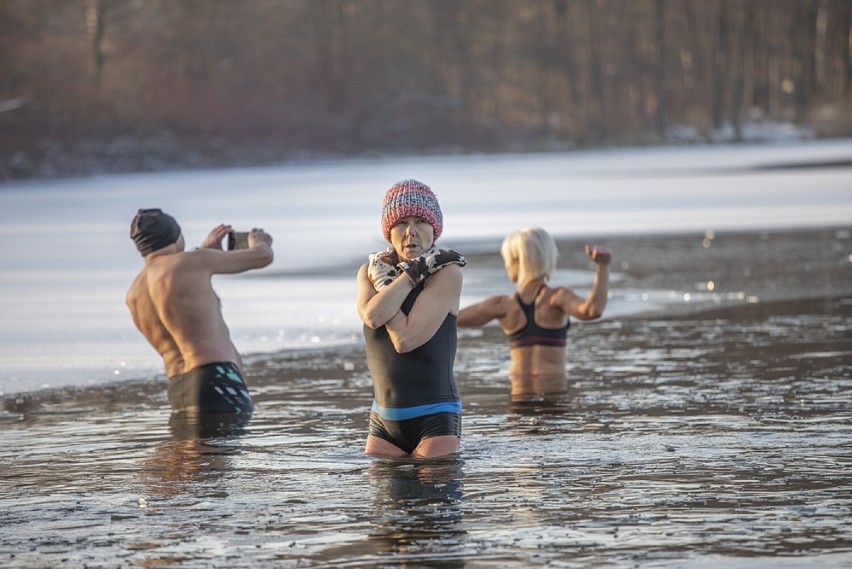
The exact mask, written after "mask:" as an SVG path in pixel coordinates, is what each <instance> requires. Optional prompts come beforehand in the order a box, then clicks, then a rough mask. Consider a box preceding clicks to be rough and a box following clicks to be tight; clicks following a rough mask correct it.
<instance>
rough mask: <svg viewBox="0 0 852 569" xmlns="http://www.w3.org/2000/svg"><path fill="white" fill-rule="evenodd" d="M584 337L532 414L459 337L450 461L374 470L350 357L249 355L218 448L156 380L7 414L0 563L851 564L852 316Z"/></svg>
mask: <svg viewBox="0 0 852 569" xmlns="http://www.w3.org/2000/svg"><path fill="white" fill-rule="evenodd" d="M577 328H578V330H577V331H576V332H575V331H573V330H572V338H571V344H570V347H569V350H570V351H569V360H570V363H569V367H568V384H567V391H566V392H565V393H562V394H559V395H558V396H547V397H532V398H526V399H524V400H519V399H518V398H513V397H512V396H511V395H510V391H511V390H510V385H509V381H508V378H507V377H506V375H505V370H506V369H507V368H508V350H507V347H506V344H505V339H504V338H503V337H502V335H501V333H500V332H499V330H485V331H484V332H483V333H482V334H481V335H479V336H475V337H466V338H464V337H463V338H462V340H461V341H460V346H459V351H458V354H459V355H458V361H457V368H456V371H457V377H458V381H459V386H460V390H461V393H462V397H463V401H464V419H463V423H464V424H463V437H462V447H461V453H460V457H459V458H457V459H453V460H447V461H435V462H412V461H377V460H372V459H367V458H365V457H363V455H362V451H363V445H364V438H365V436H366V428H367V416H368V410H369V405H370V401H371V397H372V394H371V388H370V382H369V377H368V375H367V370H366V367H365V364H364V356H363V352H362V351H361V350H360V349H358V348H352V349H348V350H343V351H338V352H335V353H328V352H304V353H299V354H292V353H291V354H282V355H281V356H278V357H275V358H272V359H258V360H256V361H252V362H250V363H249V364H248V365H249V371H248V374H247V375H248V377H249V380H250V383H251V387H252V391H253V394H254V396H255V402H256V404H257V410H256V412H255V415H254V417H253V418H252V420H251V422H250V423H249V424H247V425H226V426H225V427H226V428H225V430H224V431H223V430H219V431H214V432H210V431H209V430H207V428H206V426H205V427H204V428H201V426H199V425H180V424H175V423H174V421H172V423H171V424H170V420H169V416H170V412H169V407H168V402H167V401H166V400H165V397H164V396H163V393H164V390H165V386H164V385H162V384H159V385H152V384H138V385H131V386H117V387H111V388H110V390H109V392H108V397H106V398H105V399H103V400H99V397H98V391H97V390H81V391H64V392H53V393H49V394H48V393H44V394H41V395H39V397H37V398H32V399H21V398H18V399H15V400H6V401H5V402H4V403H5V407H6V417H7V418H8V420H6V421H3V422H2V423H0V437H2V441H3V444H2V445H0V460H2V461H3V463H4V465H5V468H4V469H2V470H0V524H2V527H3V528H4V531H3V533H2V537H0V565H4V566H24V567H30V566H75V567H77V566H85V565H90V566H115V565H121V564H126V565H131V566H170V567H196V566H205V567H235V566H237V567H242V566H251V567H374V566H379V567H464V566H469V567H509V568H516V567H517V568H520V567H529V566H547V565H550V566H568V567H616V568H619V567H624V568H627V567H636V566H641V567H667V568H668V567H671V568H674V567H694V568H702V569H703V568H707V567H723V566H724V567H738V568H746V567H747V568H754V567H766V566H776V565H777V566H779V567H782V568H783V567H809V568H816V567H820V568H821V567H843V566H849V564H850V561H852V528H850V526H849V524H848V523H847V522H846V520H848V516H849V512H850V510H852V476H850V472H852V458H851V457H852V409H851V408H850V405H849V402H850V401H852V382H850V380H849V378H850V377H852V349H850V346H849V337H850V332H852V299H850V298H836V299H828V300H826V299H821V300H820V301H806V302H802V303H800V304H798V305H797V306H796V307H795V309H794V310H793V309H791V308H790V303H784V304H778V305H772V304H769V303H763V304H761V305H760V308H759V311H758V310H757V309H756V308H754V307H747V308H744V309H742V310H740V309H721V308H720V309H719V310H717V311H715V312H712V313H711V312H705V313H702V314H698V315H685V316H680V317H676V318H671V317H666V318H654V317H650V318H643V319H634V320H623V321H618V322H616V321H608V322H607V321H604V322H601V323H596V324H589V325H582V326H578V327H577ZM220 427H221V426H218V425H217V429H218V428H220Z"/></svg>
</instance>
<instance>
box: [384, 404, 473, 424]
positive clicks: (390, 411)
mask: <svg viewBox="0 0 852 569" xmlns="http://www.w3.org/2000/svg"><path fill="white" fill-rule="evenodd" d="M372 410H373V411H375V412H376V413H378V414H379V416H380V417H381V418H382V419H387V420H388V421H405V420H408V419H414V418H416V417H423V416H424V415H434V414H435V413H457V414H460V413H461V411H462V406H461V401H452V402H445V403H429V404H428V405H418V406H416V407H382V406H381V405H379V404H378V403H376V402H375V401H373V409H372Z"/></svg>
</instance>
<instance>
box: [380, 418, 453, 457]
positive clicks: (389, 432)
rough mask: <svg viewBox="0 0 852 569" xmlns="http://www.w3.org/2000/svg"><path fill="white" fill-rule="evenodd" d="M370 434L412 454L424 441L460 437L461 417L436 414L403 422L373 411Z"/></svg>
mask: <svg viewBox="0 0 852 569" xmlns="http://www.w3.org/2000/svg"><path fill="white" fill-rule="evenodd" d="M369 433H370V434H371V435H373V436H376V437H379V438H380V439H384V440H386V441H388V442H389V443H391V444H392V445H395V446H397V447H399V448H401V449H402V450H404V451H405V452H407V453H408V454H411V453H412V452H414V449H416V448H417V445H419V444H420V442H421V441H422V440H423V439H428V438H431V437H440V436H444V435H455V436H457V437H460V436H461V415H460V414H458V413H435V414H433V415H423V416H421V417H414V418H413V419H405V420H403V421H391V420H389V419H383V418H382V417H381V416H380V415H379V414H378V413H376V412H375V411H371V412H370V429H369Z"/></svg>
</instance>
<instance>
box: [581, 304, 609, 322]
mask: <svg viewBox="0 0 852 569" xmlns="http://www.w3.org/2000/svg"><path fill="white" fill-rule="evenodd" d="M601 316H603V310H599V309H597V308H595V307H588V308H586V309H584V310H581V311H580V312H579V314H578V315H577V317H578V318H579V319H580V320H584V321H590V320H597V319H599V318H600V317H601Z"/></svg>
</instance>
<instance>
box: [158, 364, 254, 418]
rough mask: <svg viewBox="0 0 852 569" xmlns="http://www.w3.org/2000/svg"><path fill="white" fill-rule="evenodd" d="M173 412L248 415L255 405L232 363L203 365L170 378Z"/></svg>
mask: <svg viewBox="0 0 852 569" xmlns="http://www.w3.org/2000/svg"><path fill="white" fill-rule="evenodd" d="M169 403H171V406H172V411H173V412H174V413H234V414H243V413H245V414H249V415H251V413H252V412H253V411H254V404H253V403H252V400H251V396H250V395H249V392H248V388H247V387H246V383H245V381H244V380H243V376H242V375H241V374H240V369H239V368H238V367H237V365H236V364H234V363H232V362H214V363H209V364H204V365H201V366H198V367H197V368H195V369H192V370H190V371H188V372H186V373H184V374H181V375H176V376H175V377H172V378H170V379H169Z"/></svg>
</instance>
